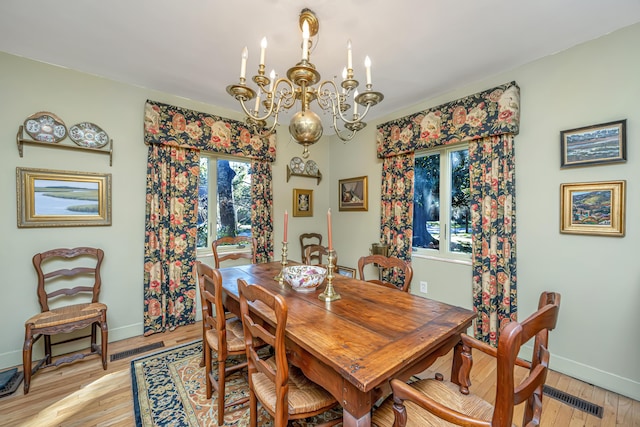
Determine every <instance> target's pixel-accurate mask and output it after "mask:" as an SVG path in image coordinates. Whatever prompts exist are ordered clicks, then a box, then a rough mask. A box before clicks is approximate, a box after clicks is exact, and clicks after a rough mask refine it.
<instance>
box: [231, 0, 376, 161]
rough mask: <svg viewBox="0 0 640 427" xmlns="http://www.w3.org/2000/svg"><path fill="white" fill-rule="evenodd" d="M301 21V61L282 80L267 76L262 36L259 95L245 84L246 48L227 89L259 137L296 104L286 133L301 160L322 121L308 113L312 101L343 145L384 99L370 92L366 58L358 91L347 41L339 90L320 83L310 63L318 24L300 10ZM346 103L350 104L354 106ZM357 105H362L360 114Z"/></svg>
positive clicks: (256, 79)
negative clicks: (363, 86) (236, 80)
mask: <svg viewBox="0 0 640 427" xmlns="http://www.w3.org/2000/svg"><path fill="white" fill-rule="evenodd" d="M299 21H300V29H301V31H302V59H301V60H300V62H298V63H297V64H296V65H294V66H293V67H291V68H289V70H288V71H287V77H286V78H284V77H280V78H277V79H276V73H275V71H274V70H272V71H271V73H270V74H269V76H268V77H267V76H266V75H265V51H266V49H267V39H266V38H263V39H262V42H261V51H260V64H259V65H258V74H256V75H255V76H253V78H252V80H253V82H254V83H255V84H256V85H257V91H256V90H254V89H252V88H250V87H249V86H247V85H246V69H247V58H248V51H247V48H246V47H245V48H244V49H243V50H242V60H241V66H240V82H239V83H238V84H232V85H229V86H227V92H228V93H229V94H230V95H231V96H233V97H234V98H235V99H237V100H238V101H239V102H240V105H241V106H242V110H243V111H244V113H245V114H246V115H247V118H246V122H247V124H249V125H250V126H251V127H252V128H253V129H254V130H260V131H261V133H262V135H263V136H268V135H269V134H271V133H272V132H273V130H274V129H275V127H276V125H277V124H278V115H279V114H280V113H281V112H282V111H284V110H289V109H291V108H292V107H293V106H294V105H295V104H296V101H300V111H298V112H297V113H295V114H294V115H293V117H292V118H291V121H290V123H289V133H290V134H291V136H292V137H293V139H294V140H295V141H296V142H297V143H299V144H301V145H303V146H304V151H303V153H302V156H303V157H305V158H307V157H308V156H309V145H312V144H314V143H316V142H317V141H318V140H319V139H320V137H321V136H322V132H323V128H322V121H321V120H320V117H318V115H317V114H316V113H314V112H313V111H311V109H310V106H311V104H312V103H313V102H314V101H315V103H317V105H318V106H319V107H320V108H321V109H322V110H324V111H325V112H328V113H329V114H331V126H332V128H333V129H334V131H335V132H336V135H338V137H339V138H340V139H341V140H343V141H349V140H351V139H352V138H353V136H354V135H355V134H356V132H358V131H359V130H362V129H363V128H364V127H365V126H366V123H365V122H363V121H362V120H363V119H364V118H365V116H366V115H367V113H368V112H369V109H370V108H371V107H372V106H374V105H376V104H378V103H379V102H380V101H382V100H383V98H384V96H383V95H382V94H381V93H380V92H375V91H373V90H372V84H371V60H370V59H369V57H368V56H367V57H366V59H365V70H366V89H365V90H364V91H363V92H362V93H358V90H357V87H358V84H359V83H358V81H357V80H355V79H354V78H353V62H352V52H351V41H349V42H348V43H347V66H346V67H345V68H344V70H343V71H342V81H341V82H340V84H339V85H340V87H338V84H337V83H336V82H335V81H333V80H324V81H320V79H321V76H320V73H319V72H318V71H316V67H315V65H314V64H312V63H311V62H310V60H309V56H310V51H311V48H312V47H313V40H314V37H315V36H316V35H317V34H318V29H319V26H320V24H319V22H318V19H317V18H316V15H315V13H313V11H311V10H309V9H303V10H302V11H301V12H300V19H299ZM318 82H319V83H318ZM316 84H317V85H316ZM254 99H255V103H254V105H253V109H250V108H251V105H250V106H249V107H247V105H246V104H247V102H249V104H251V101H252V100H254ZM261 100H262V103H261ZM350 102H352V103H353V108H351V105H350V104H349V103H350ZM358 105H360V106H361V109H360V112H358ZM350 110H351V111H350ZM270 118H273V123H272V124H271V125H269V126H267V120H268V119H270ZM339 122H340V123H341V125H342V128H341V127H340V125H339Z"/></svg>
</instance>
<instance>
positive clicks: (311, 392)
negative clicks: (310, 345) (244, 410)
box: [252, 357, 337, 416]
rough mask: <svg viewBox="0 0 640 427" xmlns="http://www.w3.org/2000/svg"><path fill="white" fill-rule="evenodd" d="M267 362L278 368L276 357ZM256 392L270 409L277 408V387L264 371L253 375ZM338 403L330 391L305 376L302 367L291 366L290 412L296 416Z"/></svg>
mask: <svg viewBox="0 0 640 427" xmlns="http://www.w3.org/2000/svg"><path fill="white" fill-rule="evenodd" d="M267 363H269V364H270V365H272V366H273V369H276V362H275V358H274V357H271V358H269V359H268V360H267ZM252 380H253V386H254V389H255V393H256V395H257V396H258V398H259V400H260V402H262V403H263V405H265V406H266V407H267V408H268V409H269V410H270V411H273V412H275V410H276V388H275V384H274V383H273V381H271V380H269V378H268V377H267V376H266V375H265V374H263V373H260V372H258V373H255V374H253V375H252ZM336 404H337V402H336V400H335V399H334V397H333V396H331V394H329V392H328V391H326V390H325V389H324V388H322V387H320V386H318V385H317V384H316V383H314V382H313V381H311V380H309V379H308V378H307V377H305V376H304V374H303V373H302V371H300V369H298V368H296V367H295V366H289V408H288V410H289V414H290V415H292V416H295V415H297V414H304V413H310V412H315V411H320V410H322V409H329V408H331V407H333V406H335V405H336Z"/></svg>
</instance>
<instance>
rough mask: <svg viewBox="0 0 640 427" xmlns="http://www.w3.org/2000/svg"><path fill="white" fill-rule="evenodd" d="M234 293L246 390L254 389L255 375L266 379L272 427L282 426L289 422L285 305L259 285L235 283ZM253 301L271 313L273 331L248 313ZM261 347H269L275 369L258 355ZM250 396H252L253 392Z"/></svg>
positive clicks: (253, 415) (241, 281) (278, 297)
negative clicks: (241, 331) (237, 300)
mask: <svg viewBox="0 0 640 427" xmlns="http://www.w3.org/2000/svg"><path fill="white" fill-rule="evenodd" d="M238 291H239V293H240V314H241V317H242V324H243V325H244V335H245V346H246V352H247V362H248V365H249V389H250V390H254V389H255V384H253V381H254V379H255V378H256V377H255V374H256V373H262V374H263V375H264V376H266V378H268V379H269V381H271V382H272V383H273V385H274V386H275V394H276V403H275V408H276V413H275V414H272V415H273V416H274V421H275V425H278V426H286V425H287V421H288V419H289V418H288V409H287V402H288V391H289V389H288V381H289V363H288V361H287V353H286V348H285V340H284V338H285V330H286V327H287V303H286V301H285V300H284V298H283V297H282V296H281V295H278V294H273V293H271V292H269V291H267V290H266V289H265V288H263V287H262V286H260V285H249V284H247V282H245V281H244V280H242V279H238ZM257 301H259V302H260V303H261V304H264V305H265V306H267V307H268V308H269V309H270V310H271V311H272V312H273V316H274V321H275V329H272V328H268V327H265V326H263V322H262V320H261V318H259V317H257V316H255V315H254V314H252V313H251V311H250V310H249V302H251V303H255V302H257ZM264 344H267V345H269V346H271V347H273V349H274V359H275V366H274V364H273V363H269V361H272V360H270V359H268V360H265V359H263V358H261V357H260V355H259V354H258V349H259V348H260V347H262V346H264ZM251 394H252V395H253V392H251ZM251 406H252V408H251V411H253V406H254V405H253V404H252V405H251ZM256 417H257V414H253V413H251V419H252V420H254V419H256Z"/></svg>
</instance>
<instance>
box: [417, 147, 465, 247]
mask: <svg viewBox="0 0 640 427" xmlns="http://www.w3.org/2000/svg"><path fill="white" fill-rule="evenodd" d="M414 174H415V175H414V176H415V183H414V197H413V248H414V250H416V253H420V252H422V253H434V254H435V253H437V254H438V256H445V257H446V256H454V257H456V256H457V257H460V255H464V257H465V258H466V257H467V256H466V254H470V253H471V229H470V227H471V203H470V199H469V197H470V191H469V150H468V149H467V148H466V145H465V146H464V148H463V146H462V145H459V144H458V145H454V146H448V147H443V148H440V149H436V150H429V151H425V152H423V153H420V154H418V155H416V160H415V171H414Z"/></svg>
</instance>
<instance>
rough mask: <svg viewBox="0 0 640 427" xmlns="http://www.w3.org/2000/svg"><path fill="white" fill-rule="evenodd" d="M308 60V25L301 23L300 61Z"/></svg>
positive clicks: (305, 22)
mask: <svg viewBox="0 0 640 427" xmlns="http://www.w3.org/2000/svg"><path fill="white" fill-rule="evenodd" d="M307 59H309V23H308V22H307V21H306V20H305V21H304V22H303V23H302V60H303V61H305V60H307Z"/></svg>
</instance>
